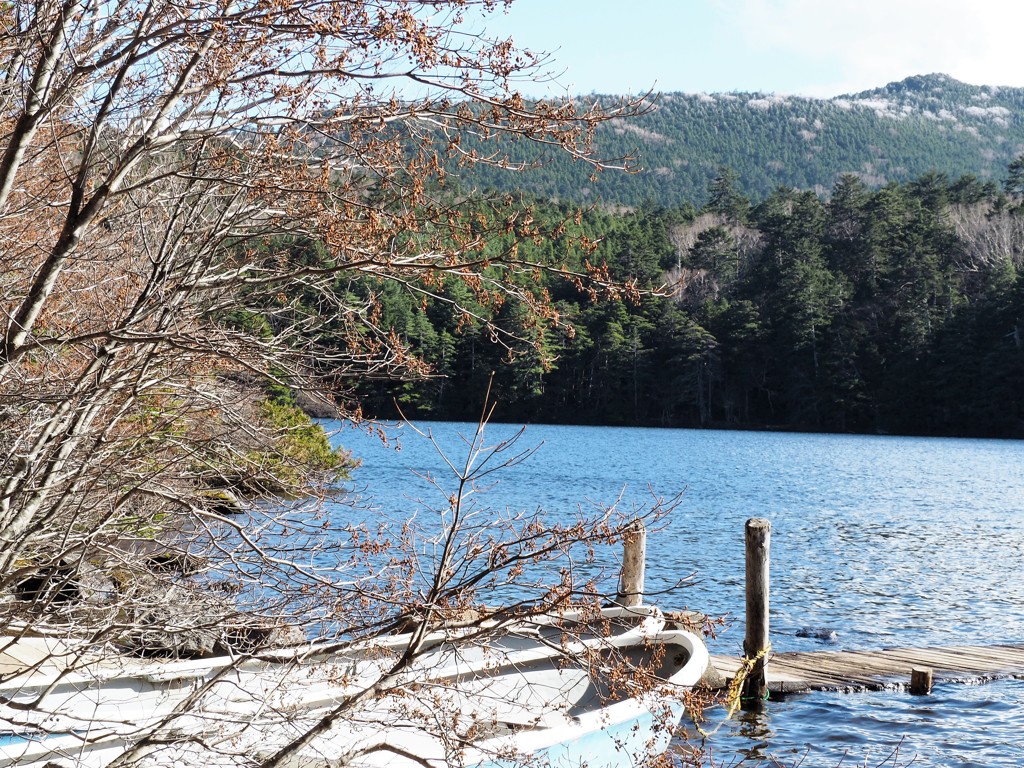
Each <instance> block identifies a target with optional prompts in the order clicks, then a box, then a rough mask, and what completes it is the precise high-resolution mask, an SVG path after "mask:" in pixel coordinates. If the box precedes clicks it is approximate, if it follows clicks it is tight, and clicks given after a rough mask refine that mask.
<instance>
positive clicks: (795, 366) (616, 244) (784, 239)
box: [346, 161, 1024, 437]
mask: <svg viewBox="0 0 1024 768" xmlns="http://www.w3.org/2000/svg"><path fill="white" fill-rule="evenodd" d="M1022 171H1024V163H1022V162H1020V161H1018V162H1016V163H1015V164H1014V166H1013V167H1012V168H1011V172H1010V181H1009V182H1008V184H1007V185H1006V187H1005V188H1000V189H996V188H995V187H994V185H992V184H982V183H981V182H979V181H978V180H977V179H974V178H971V177H965V178H961V179H958V180H956V181H952V182H951V181H950V180H949V179H948V178H947V177H945V176H944V175H941V174H938V173H932V174H928V175H925V176H923V177H921V178H919V179H917V180H915V181H912V182H909V183H905V184H889V185H887V186H885V187H883V188H881V189H878V190H871V189H870V188H868V187H867V186H866V185H865V184H864V183H863V182H862V181H861V180H859V179H858V178H857V177H855V176H852V175H850V176H845V177H843V178H842V179H841V180H840V181H839V182H838V183H837V184H836V186H835V188H834V189H833V190H832V192H831V195H830V197H829V199H828V201H824V200H822V199H820V198H819V197H818V196H816V195H815V194H813V193H810V192H798V191H794V190H790V189H779V190H778V191H776V192H774V193H773V194H771V195H769V196H768V197H767V198H766V199H764V200H763V201H761V202H759V203H757V204H756V205H752V204H751V203H750V202H748V200H747V199H746V198H745V197H743V196H742V195H741V194H740V193H739V192H738V191H737V186H736V184H735V178H734V176H733V175H732V174H731V173H730V172H728V171H723V172H722V173H720V174H719V176H718V177H717V178H716V179H715V180H714V181H713V182H712V184H711V185H710V187H709V190H708V203H707V204H706V205H705V206H704V208H703V209H701V210H699V211H698V210H694V209H693V208H689V207H684V208H679V209H666V208H660V207H642V208H640V209H638V210H635V211H632V212H629V213H623V214H612V213H607V212H601V211H598V210H590V211H586V212H584V213H583V214H582V216H579V217H578V218H576V219H575V220H573V215H572V211H571V209H570V208H568V207H565V206H560V205H556V204H552V203H542V202H535V203H533V205H532V207H531V208H530V209H529V221H530V222H532V224H531V226H533V227H535V228H536V229H535V231H536V232H538V233H539V232H541V231H546V232H547V235H546V236H543V237H542V236H539V235H538V236H536V237H534V238H528V239H527V241H526V242H524V243H522V244H521V245H520V246H519V248H520V249H521V251H520V253H519V255H520V256H523V255H525V256H527V257H528V258H529V260H531V261H535V262H537V263H539V264H551V265H558V266H561V267H565V268H568V269H576V270H581V271H582V270H584V269H585V265H586V263H594V264H601V263H603V264H606V265H607V267H608V270H609V272H610V277H612V278H614V279H615V280H617V281H627V282H632V283H634V284H635V285H636V286H638V287H639V288H642V289H652V290H653V289H657V288H658V286H665V287H664V288H663V289H662V290H661V292H660V294H661V295H654V294H651V293H643V292H641V295H639V296H638V297H637V296H633V297H630V296H628V295H620V296H617V297H607V296H601V295H598V296H597V297H596V298H595V295H594V294H593V293H591V292H590V291H589V290H588V289H587V285H586V283H584V282H581V283H579V284H576V285H574V284H573V283H572V282H571V281H565V280H563V279H559V278H556V277H553V276H550V275H548V274H547V273H545V272H544V271H542V270H537V271H536V272H535V273H533V274H518V275H509V274H506V275H504V276H503V277H504V279H515V280H518V281H520V282H521V283H522V285H523V286H524V289H527V290H528V291H530V292H531V294H532V295H534V296H538V297H542V298H543V300H545V301H548V302H549V303H550V306H551V307H553V308H554V310H555V311H557V313H558V316H559V319H560V321H561V325H560V326H558V327H556V328H554V329H552V328H550V327H547V326H545V325H544V324H542V323H536V322H534V321H532V320H531V319H530V317H531V314H530V313H528V312H526V311H524V307H523V306H522V305H520V304H517V303H516V302H514V301H509V302H504V303H501V304H500V305H491V306H489V305H486V303H474V301H475V299H474V298H473V297H470V296H467V295H464V294H463V295H457V296H456V295H446V293H445V291H446V288H445V286H443V285H441V286H436V287H434V289H433V290H435V292H436V298H435V299H429V300H425V301H424V300H423V299H422V297H418V296H414V295H412V294H410V293H409V292H405V291H400V290H398V289H396V288H394V287H393V286H391V287H388V288H385V289H383V293H377V292H376V289H374V287H373V286H366V285H364V286H362V287H356V286H352V285H349V286H347V287H346V290H363V291H366V293H367V296H370V295H372V296H373V297H374V301H375V302H376V303H377V304H379V307H380V318H381V320H380V322H381V325H382V327H383V328H387V329H392V330H393V331H394V332H395V333H397V334H399V335H400V336H401V337H403V338H404V339H406V340H407V341H408V342H409V344H410V346H411V347H412V349H413V350H414V351H415V353H416V354H417V355H418V356H419V357H421V358H422V359H423V360H424V361H426V362H427V363H428V364H429V365H430V366H431V369H432V372H433V377H431V378H427V379H424V380H419V381H412V380H410V381H402V382H394V381H386V380H381V381H378V382H369V383H367V382H361V383H359V384H358V389H357V392H356V396H357V397H358V398H359V400H360V402H361V404H362V406H363V408H364V410H365V412H367V413H368V414H371V415H375V416H381V417H390V416H394V415H395V405H394V403H395V402H397V403H399V404H400V406H401V408H402V410H403V412H404V413H405V415H406V416H409V417H418V418H431V419H474V418H476V417H477V416H478V414H479V409H480V406H481V403H482V400H483V396H484V392H485V390H486V388H487V386H488V381H489V379H490V377H491V374H492V372H493V374H494V381H493V388H492V389H493V394H494V395H495V397H496V399H497V402H498V404H499V405H498V412H497V414H496V418H499V419H505V420H510V421H516V422H549V423H583V424H617V425H656V426H685V427H735V428H782V429H799V430H826V431H844V432H869V433H878V432H881V433H886V432H891V433H901V434H930V435H976V436H1000V437H1022V436H1024V256H1022V254H1024V206H1022V204H1021V199H1022V198H1021V193H1022V191H1024V189H1022V187H1024V185H1022V184H1021V181H1022ZM484 210H485V209H484V208H481V213H480V215H491V214H489V213H485V212H484ZM487 210H492V209H487ZM519 215H522V216H524V218H525V217H526V215H525V214H519ZM567 222H568V223H567ZM514 230H515V226H510V228H509V235H508V237H509V241H508V242H505V243H500V242H499V243H492V244H490V245H489V246H488V247H489V248H492V249H500V248H507V247H509V242H511V240H512V238H514V237H516V232H515V231H514ZM588 244H589V245H588ZM581 245H582V247H581ZM451 300H455V301H458V302H460V303H462V304H463V305H464V306H471V307H472V309H473V312H472V314H473V315H476V316H477V319H475V318H474V317H472V316H471V315H467V314H465V313H460V312H456V311H454V310H453V308H452V307H453V305H452V303H450V302H451ZM479 318H484V319H490V320H493V322H494V323H495V325H496V326H497V327H499V328H501V329H503V330H504V331H506V332H507V333H508V334H510V336H514V337H516V338H518V339H520V349H519V352H518V354H517V355H515V356H509V355H508V351H507V349H506V348H505V346H503V345H502V344H500V343H495V342H494V341H493V337H494V333H493V331H489V330H488V329H487V328H486V325H485V324H484V323H483V322H480V321H479Z"/></svg>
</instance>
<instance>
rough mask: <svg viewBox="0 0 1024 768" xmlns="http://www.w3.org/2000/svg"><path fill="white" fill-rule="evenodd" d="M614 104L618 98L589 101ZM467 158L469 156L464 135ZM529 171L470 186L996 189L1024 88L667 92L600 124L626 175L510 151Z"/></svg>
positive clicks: (610, 199) (1015, 143) (614, 199)
mask: <svg viewBox="0 0 1024 768" xmlns="http://www.w3.org/2000/svg"><path fill="white" fill-rule="evenodd" d="M593 99H594V100H597V101H599V102H602V103H605V104H609V105H610V104H612V103H613V102H614V98H612V97H607V96H595V97H593ZM462 141H463V144H464V148H466V149H467V150H472V149H474V148H476V146H475V144H474V140H473V136H472V135H466V136H464V137H462ZM511 147H512V157H513V159H514V160H517V161H519V162H523V163H527V164H534V163H536V164H540V165H541V167H540V168H539V169H533V170H531V171H530V172H529V173H517V172H514V171H507V170H501V169H498V168H494V167H486V166H479V167H478V168H477V169H476V170H474V171H473V173H472V174H465V173H464V174H462V175H461V181H462V184H463V185H464V186H466V187H467V188H478V189H482V188H494V189H498V190H522V191H528V192H530V193H533V194H536V195H538V196H541V197H546V198H557V199H564V200H571V201H575V202H578V203H583V202H593V201H596V200H602V201H603V202H605V203H606V204H610V205H630V206H635V205H639V204H641V203H644V202H649V203H655V204H658V205H662V206H670V207H671V206H678V205H679V204H681V203H682V202H684V201H687V202H694V203H697V204H699V203H700V202H702V200H703V196H704V193H705V190H706V188H707V185H708V182H709V181H710V180H711V179H713V178H714V177H715V175H716V174H717V173H718V170H719V168H721V167H723V166H725V167H729V168H732V169H733V170H734V171H736V174H737V177H738V179H739V180H740V185H741V189H742V191H743V192H745V193H746V194H747V195H749V196H751V197H753V198H755V199H761V198H763V197H766V196H767V195H769V194H771V192H772V191H773V190H775V189H776V188H777V187H779V186H784V187H794V188H797V189H811V190H814V191H816V192H818V193H819V194H825V193H827V192H828V190H830V189H831V188H832V186H833V185H834V184H835V183H836V182H837V181H838V179H839V178H840V177H841V176H842V175H843V174H845V173H853V174H856V175H857V176H859V177H860V178H861V179H862V180H863V181H864V182H865V183H866V184H868V185H869V186H871V187H873V188H877V187H879V186H882V185H884V184H886V183H888V182H890V181H897V182H904V181H909V180H911V179H914V178H917V177H919V176H921V175H923V174H925V173H927V172H929V171H939V172H942V173H946V174H948V175H949V176H950V177H951V178H957V177H959V176H961V175H963V174H972V175H975V176H977V177H978V178H980V179H982V180H983V181H984V180H992V181H996V182H998V181H1001V180H1002V178H1003V174H1004V172H1005V169H1006V166H1007V164H1008V163H1009V162H1010V161H1011V160H1013V158H1015V157H1016V156H1017V155H1019V154H1020V153H1021V152H1022V151H1024V89H1021V88H1005V87H995V86H973V85H967V84H965V83H961V82H958V81H956V80H954V79H952V78H950V77H948V76H946V75H927V76H918V77H911V78H907V79H906V80H903V81H901V82H897V83H890V84H889V85H887V86H885V87H884V88H879V89H876V90H872V91H864V92H862V93H857V94H850V95H845V96H839V97H836V98H832V99H813V98H802V97H795V96H778V95H765V94H759V93H726V94H713V95H708V94H680V93H673V94H663V95H660V96H658V97H656V98H655V99H653V103H652V108H651V109H650V110H649V111H648V112H647V113H646V114H644V115H641V116H639V117H636V118H631V119H629V120H621V121H617V122H612V123H609V124H607V125H603V126H601V127H600V128H599V130H598V132H597V135H596V147H597V152H598V154H599V155H600V156H602V157H606V158H617V157H621V156H624V155H627V154H633V155H635V162H636V164H637V165H638V167H639V170H638V172H636V173H634V174H628V175H627V174H622V173H603V174H600V175H599V176H598V177H597V178H596V180H595V181H591V175H592V169H591V168H590V167H589V166H586V165H584V164H582V163H574V162H573V161H572V160H571V158H569V157H567V156H565V155H564V154H557V153H555V152H554V151H545V149H544V147H543V146H541V145H538V144H536V143H534V142H526V141H523V142H518V143H514V144H512V145H511Z"/></svg>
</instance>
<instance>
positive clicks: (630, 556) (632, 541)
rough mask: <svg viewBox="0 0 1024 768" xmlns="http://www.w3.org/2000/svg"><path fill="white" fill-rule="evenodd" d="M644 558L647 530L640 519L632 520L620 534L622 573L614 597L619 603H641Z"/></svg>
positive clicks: (632, 604)
mask: <svg viewBox="0 0 1024 768" xmlns="http://www.w3.org/2000/svg"><path fill="white" fill-rule="evenodd" d="M646 560H647V531H646V530H645V529H644V524H643V523H642V522H641V521H640V520H634V521H633V522H632V523H630V524H629V525H628V526H627V527H626V529H625V531H624V532H623V535H622V573H621V574H620V576H619V595H618V597H617V598H616V602H617V603H618V604H619V605H624V606H626V607H633V606H635V605H640V604H642V603H643V601H644V569H645V567H646Z"/></svg>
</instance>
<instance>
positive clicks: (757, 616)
mask: <svg viewBox="0 0 1024 768" xmlns="http://www.w3.org/2000/svg"><path fill="white" fill-rule="evenodd" d="M744 532H745V542H746V554H747V556H746V564H747V632H746V636H745V637H744V639H743V655H744V657H746V659H747V660H748V661H751V660H754V661H753V667H751V669H750V672H749V673H748V674H747V678H746V680H744V681H743V691H742V694H741V699H740V701H741V704H742V705H743V708H744V709H756V708H758V707H760V706H761V704H762V702H763V701H764V699H765V695H766V694H767V692H768V684H767V682H766V681H765V665H766V664H767V661H768V660H767V658H766V656H767V648H768V593H769V575H768V571H769V562H770V559H769V556H768V553H769V549H770V545H771V533H772V524H771V523H770V522H769V521H768V520H765V519H764V518H762V517H752V518H750V519H749V520H747V524H746V527H745V531H744Z"/></svg>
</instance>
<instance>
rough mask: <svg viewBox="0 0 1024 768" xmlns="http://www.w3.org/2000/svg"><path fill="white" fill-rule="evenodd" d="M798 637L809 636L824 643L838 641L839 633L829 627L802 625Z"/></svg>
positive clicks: (797, 633)
mask: <svg viewBox="0 0 1024 768" xmlns="http://www.w3.org/2000/svg"><path fill="white" fill-rule="evenodd" d="M796 636H797V637H809V638H811V639H814V640H817V641H819V642H822V643H838V642H839V633H838V632H836V631H835V630H834V629H831V628H829V627H801V628H800V629H798V630H797V631H796Z"/></svg>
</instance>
